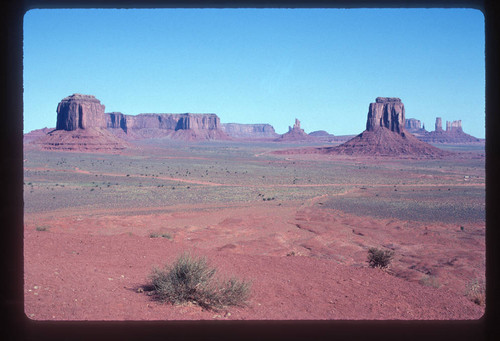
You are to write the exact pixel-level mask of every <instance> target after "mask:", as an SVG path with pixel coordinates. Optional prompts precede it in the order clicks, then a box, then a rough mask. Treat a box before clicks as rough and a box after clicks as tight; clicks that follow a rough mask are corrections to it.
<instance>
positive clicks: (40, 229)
mask: <svg viewBox="0 0 500 341" xmlns="http://www.w3.org/2000/svg"><path fill="white" fill-rule="evenodd" d="M49 228H50V227H48V226H37V227H36V228H35V230H37V231H48V230H49Z"/></svg>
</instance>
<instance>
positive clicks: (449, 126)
mask: <svg viewBox="0 0 500 341" xmlns="http://www.w3.org/2000/svg"><path fill="white" fill-rule="evenodd" d="M446 131H447V132H457V131H463V130H462V120H458V121H452V122H449V121H446Z"/></svg>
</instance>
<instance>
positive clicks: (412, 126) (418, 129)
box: [405, 118, 427, 138]
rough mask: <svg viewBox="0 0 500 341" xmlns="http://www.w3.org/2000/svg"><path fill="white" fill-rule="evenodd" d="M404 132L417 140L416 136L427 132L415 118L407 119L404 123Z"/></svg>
mask: <svg viewBox="0 0 500 341" xmlns="http://www.w3.org/2000/svg"><path fill="white" fill-rule="evenodd" d="M405 130H406V131H407V132H409V133H412V134H413V135H415V136H416V137H417V138H418V136H417V134H424V133H426V132H427V131H426V130H425V126H422V122H420V120H417V119H415V118H407V119H406V121H405Z"/></svg>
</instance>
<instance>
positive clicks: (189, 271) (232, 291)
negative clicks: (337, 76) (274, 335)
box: [150, 254, 250, 310]
mask: <svg viewBox="0 0 500 341" xmlns="http://www.w3.org/2000/svg"><path fill="white" fill-rule="evenodd" d="M215 273H216V269H214V268H210V267H209V266H208V264H207V261H206V259H205V258H192V257H191V256H190V255H189V254H183V255H181V256H180V257H179V258H178V259H177V260H176V261H175V262H174V263H173V264H172V265H171V266H168V265H166V266H165V267H164V269H157V268H155V269H153V273H152V274H151V276H150V278H151V283H152V286H153V288H154V296H155V298H156V299H158V300H159V301H162V302H165V301H168V302H170V303H172V304H182V303H187V302H192V303H195V304H198V305H200V306H201V307H203V308H206V309H214V310H217V309H219V308H222V307H224V306H229V305H243V304H244V303H245V301H246V300H247V299H248V297H249V294H250V283H249V282H246V281H240V280H238V279H236V278H231V279H229V280H225V281H222V282H221V281H218V280H217V279H216V278H215V277H214V276H215Z"/></svg>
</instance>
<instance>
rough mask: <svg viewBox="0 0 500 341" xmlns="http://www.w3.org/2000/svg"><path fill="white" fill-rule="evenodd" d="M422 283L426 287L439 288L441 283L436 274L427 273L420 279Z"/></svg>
mask: <svg viewBox="0 0 500 341" xmlns="http://www.w3.org/2000/svg"><path fill="white" fill-rule="evenodd" d="M420 284H422V285H424V286H426V287H433V288H436V289H437V288H439V287H440V286H441V284H439V279H438V278H437V277H436V276H428V275H425V276H424V277H422V278H421V279H420Z"/></svg>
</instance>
